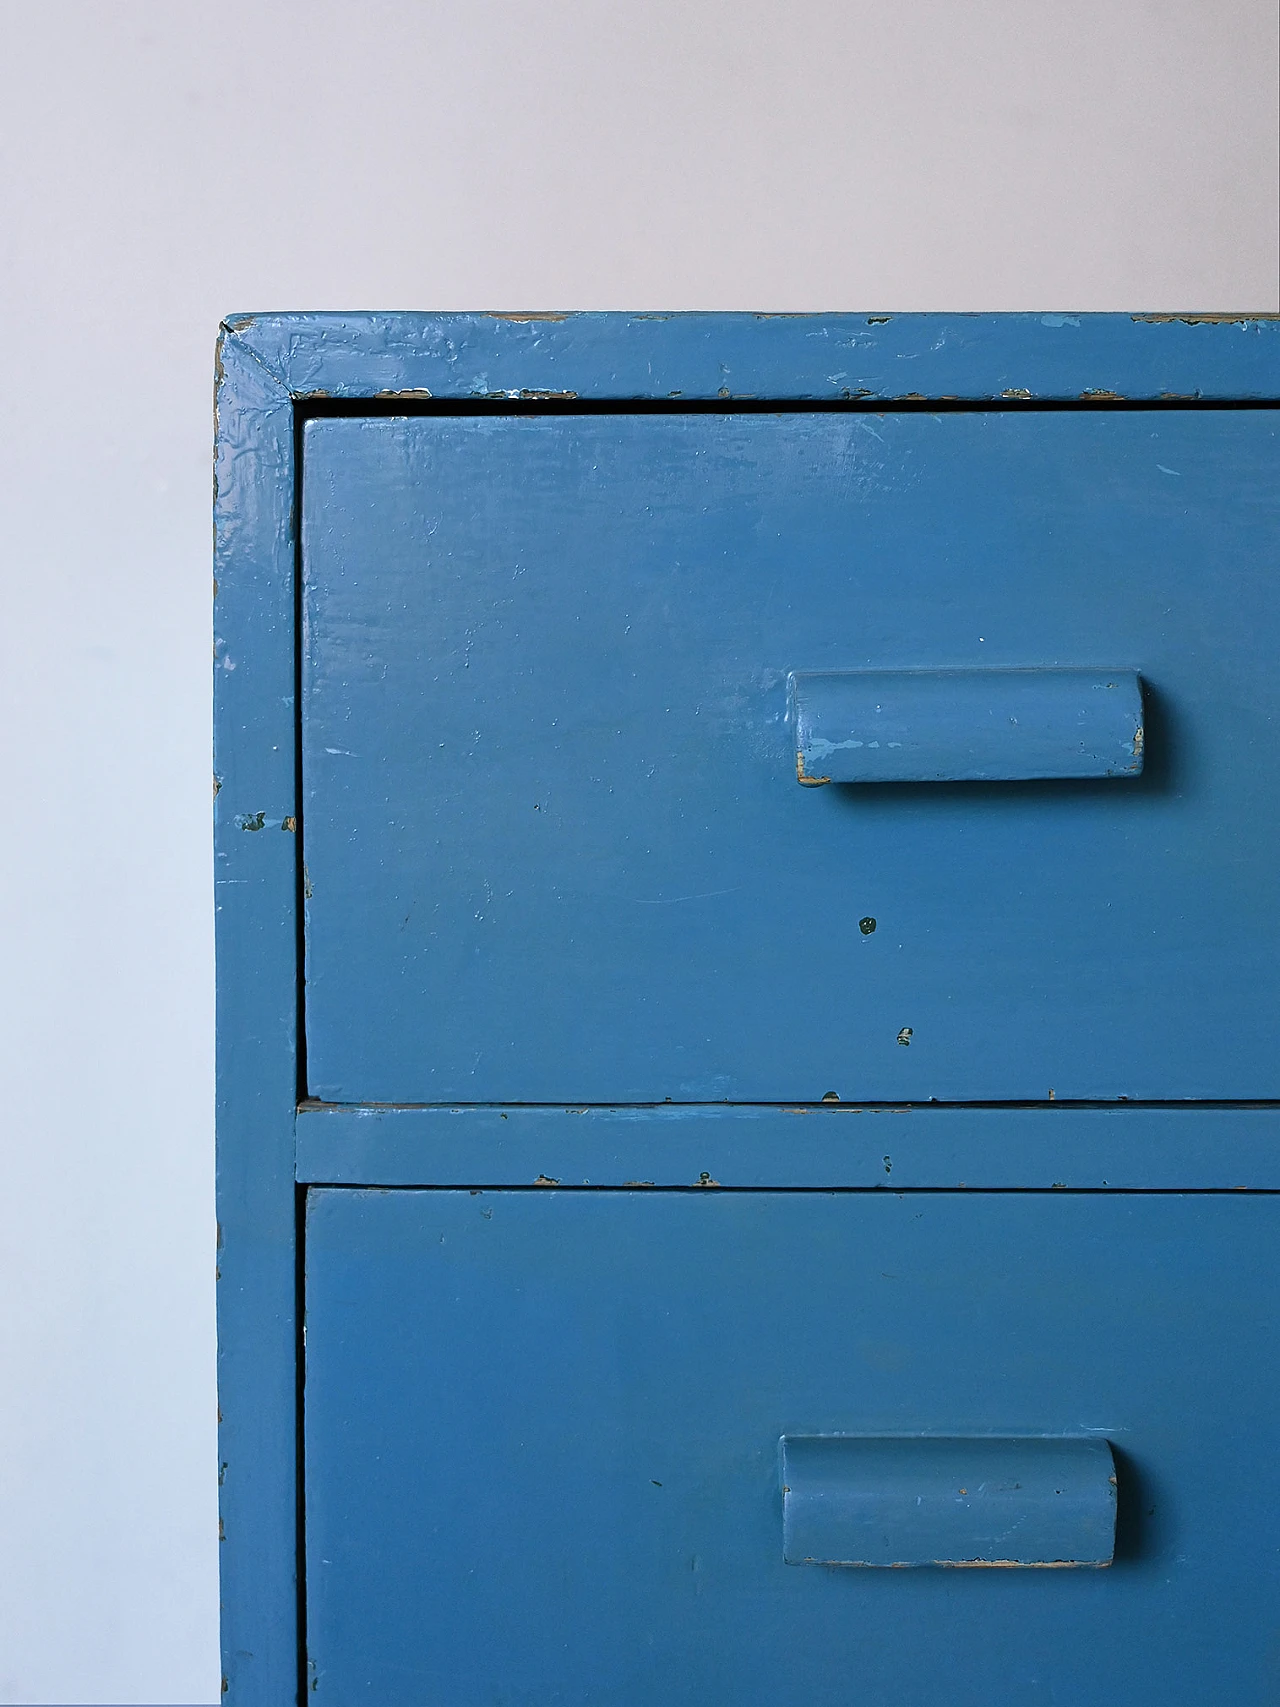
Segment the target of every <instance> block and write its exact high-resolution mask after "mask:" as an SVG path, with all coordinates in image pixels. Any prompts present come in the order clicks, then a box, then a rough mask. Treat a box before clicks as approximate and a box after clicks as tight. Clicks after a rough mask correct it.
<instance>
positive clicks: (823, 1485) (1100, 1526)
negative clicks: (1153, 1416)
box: [782, 1435, 1116, 1567]
mask: <svg viewBox="0 0 1280 1707" xmlns="http://www.w3.org/2000/svg"><path fill="white" fill-rule="evenodd" d="M782 1512H783V1519H782V1522H783V1556H784V1557H785V1559H786V1562H787V1564H789V1565H896V1566H902V1565H988V1566H995V1565H1008V1566H1037V1565H1038V1566H1055V1565H1057V1566H1063V1565H1076V1566H1089V1565H1091V1566H1095V1567H1096V1566H1099V1565H1109V1564H1110V1563H1111V1559H1112V1555H1113V1553H1114V1550H1115V1529H1116V1473H1115V1462H1114V1459H1113V1458H1112V1454H1111V1447H1110V1446H1109V1445H1108V1443H1107V1442H1106V1441H1105V1440H1099V1439H1096V1438H1093V1437H1084V1438H1082V1437H1077V1436H1035V1435H1033V1436H1021V1437H1011V1436H989V1435H982V1436H973V1437H968V1438H966V1437H949V1438H942V1437H938V1436H933V1435H929V1436H919V1435H786V1436H784V1437H783V1440H782Z"/></svg>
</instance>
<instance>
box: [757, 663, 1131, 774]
mask: <svg viewBox="0 0 1280 1707" xmlns="http://www.w3.org/2000/svg"><path fill="white" fill-rule="evenodd" d="M790 686H791V716H792V719H793V723H792V727H793V728H794V730H795V737H796V775H797V777H798V778H799V780H800V781H801V782H802V783H806V784H808V785H810V786H813V785H815V784H819V783H824V782H1021V781H1027V780H1030V779H1032V778H1036V777H1125V776H1130V777H1131V776H1136V775H1137V774H1138V773H1139V772H1140V771H1141V769H1142V753H1143V739H1144V736H1143V727H1142V684H1141V681H1140V680H1139V677H1138V675H1137V672H1136V671H1134V670H1111V671H1098V670H1056V669H1054V670H835V671H830V672H828V673H826V674H819V673H816V672H801V673H798V674H795V675H793V676H792V677H791V679H790Z"/></svg>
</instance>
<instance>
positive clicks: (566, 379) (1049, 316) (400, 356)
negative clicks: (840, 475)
mask: <svg viewBox="0 0 1280 1707" xmlns="http://www.w3.org/2000/svg"><path fill="white" fill-rule="evenodd" d="M231 350H235V351H237V352H242V353H243V354H245V355H247V356H248V357H249V358H251V360H252V361H253V363H254V364H255V366H256V367H257V368H258V369H259V377H260V378H264V379H267V380H268V381H274V383H275V385H276V386H277V387H278V388H280V389H281V390H283V391H284V392H286V393H288V395H289V396H290V397H291V398H294V399H311V400H323V399H337V400H342V399H355V398H375V399H386V400H397V399H399V400H409V401H413V402H415V403H418V404H427V403H431V402H435V403H437V404H441V403H453V404H454V405H456V404H458V403H459V402H463V401H466V402H483V401H486V400H488V401H493V402H500V401H508V402H510V401H517V402H520V401H525V402H540V403H551V404H553V405H554V404H561V405H565V404H572V403H575V402H581V401H583V400H588V399H601V400H617V401H628V400H649V401H661V402H664V403H666V404H668V405H669V406H672V405H673V406H676V407H679V406H680V405H681V404H682V403H690V402H722V403H723V402H726V401H729V402H738V403H745V402H750V401H767V400H770V399H775V398H777V399H788V400H796V401H800V400H809V401H815V402H824V401H825V402H828V403H832V404H846V405H848V404H858V403H861V404H863V405H864V406H872V405H874V404H876V403H878V402H884V403H897V404H911V403H928V402H948V401H952V402H961V403H963V402H989V403H990V402H995V403H1002V404H1011V405H1015V406H1016V405H1018V404H1026V403H1036V402H1042V403H1068V402H1069V403H1075V404H1085V405H1107V404H1111V405H1114V404H1117V403H1120V404H1123V403H1130V404H1132V403H1164V404H1178V403H1187V402H1196V401H1223V402H1262V401H1270V400H1272V399H1274V398H1276V397H1280V316H1266V315H1235V316H1232V315H1196V314H1187V315H1181V316H1179V315H1164V314H1072V313H1066V312H1063V313H1037V314H873V313H861V314H853V313H849V314H812V315H803V314H802V315H776V314H745V313H732V314H718V313H717V314H710V313H681V314H662V313H643V314H641V313H605V314H599V313H580V314H579V313H574V314H559V313H505V314H503V313H468V314H378V313H361V314H342V313H324V314H303V313H296V314H272V313H268V314H238V315H233V316H231V317H230V318H229V319H228V320H227V322H226V323H225V326H224V332H223V342H222V378H223V380H224V382H225V380H226V378H227V376H228V370H227V357H228V352H229V351H231Z"/></svg>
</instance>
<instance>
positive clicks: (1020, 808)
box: [215, 315, 1280, 1707]
mask: <svg viewBox="0 0 1280 1707" xmlns="http://www.w3.org/2000/svg"><path fill="white" fill-rule="evenodd" d="M1277 398H1280V330H1278V328H1277V325H1276V324H1275V323H1271V322H1266V321H1258V320H1237V321H1222V322H1212V321H1207V322H1200V321H1195V320H1185V321H1177V320H1174V321H1162V320H1142V319H1131V318H1129V317H1112V316H1098V317H1090V316H1081V317H1078V318H1075V317H1069V316H1063V315H1045V316H992V317H963V316H960V317H944V316H902V317H884V316H876V317H866V316H838V317H814V318H806V317H791V318H787V317H769V316H749V315H677V316H652V315H651V316H630V317H628V316H621V315H579V316H568V317H565V316H536V315H513V316H496V315H476V316H461V315H456V316H414V315H397V316H340V315H283V316H244V317H241V318H238V319H235V320H232V321H231V322H229V323H228V326H227V327H226V329H225V331H224V336H223V339H222V342H221V344H220V357H219V417H218V420H219V452H218V571H217V577H218V580H217V601H216V608H217V647H216V679H217V685H218V722H217V771H218V775H217V778H216V797H215V803H216V810H217V820H218V830H217V836H218V839H217V882H218V909H219V911H218V919H219V1025H220V1167H219V1194H220V1222H221V1236H220V1300H221V1302H220V1347H221V1350H220V1356H221V1370H222V1374H221V1395H222V1397H221V1406H222V1442H223V1446H222V1492H223V1533H224V1543H223V1546H224V1572H223V1579H224V1607H223V1628H224V1652H225V1664H226V1673H227V1686H228V1691H229V1694H230V1697H231V1698H232V1699H233V1700H234V1701H236V1702H244V1703H251V1704H252V1707H259V1704H264V1707H265V1704H266V1703H268V1702H270V1703H273V1704H275V1703H281V1702H285V1701H291V1700H294V1699H299V1700H300V1699H302V1697H303V1696H304V1695H305V1696H306V1697H307V1698H312V1699H316V1700H317V1701H321V1702H323V1701H329V1702H332V1703H334V1704H335V1707H347V1704H348V1703H354V1702H357V1701H358V1702H362V1703H364V1702H369V1701H377V1702H379V1703H386V1704H387V1707H400V1704H404V1707H409V1704H410V1703H413V1704H414V1707H432V1704H439V1707H499V1704H514V1703H529V1704H530V1707H533V1704H539V1707H540V1704H542V1703H550V1702H563V1703H566V1704H574V1707H577V1704H586V1703H608V1704H610V1707H652V1704H654V1703H657V1702H662V1703H672V1704H673V1707H674V1704H677V1703H679V1704H688V1707H701V1704H704V1703H707V1702H711V1701H719V1700H724V1701H729V1700H732V1701H733V1702H734V1703H735V1707H757V1704H758V1707H766V1704H768V1707H785V1704H787V1703H793V1702H794V1703H796V1704H797V1707H799V1704H800V1703H802V1702H803V1703H805V1704H806V1707H808V1704H811V1703H813V1702H832V1703H836V1702H839V1703H844V1702H849V1703H858V1704H863V1703H865V1704H867V1707H900V1704H906V1703H916V1702H919V1703H925V1702H928V1703H933V1702H937V1701H941V1700H946V1701H947V1702H948V1703H950V1704H953V1707H970V1704H972V1707H978V1704H980V1703H981V1704H983V1707H985V1704H988V1703H990V1702H992V1701H1015V1700H1016V1701H1027V1702H1034V1701H1044V1702H1046V1703H1048V1702H1052V1701H1068V1700H1069V1701H1071V1702H1072V1703H1073V1707H1093V1704H1096V1707H1114V1704H1115V1703H1116V1702H1120V1701H1123V1702H1126V1703H1128V1702H1132V1703H1135V1704H1136V1703H1146V1702H1151V1703H1157V1702H1158V1703H1160V1704H1161V1707H1171V1704H1174V1703H1184V1702H1185V1703H1188V1704H1190V1703H1197V1704H1199V1703H1202V1702H1203V1701H1205V1700H1207V1699H1214V1698H1217V1699H1231V1700H1233V1701H1241V1702H1243V1701H1248V1700H1258V1701H1262V1700H1265V1699H1269V1698H1270V1692H1272V1691H1274V1689H1275V1688H1276V1687H1277V1679H1278V1678H1280V1672H1278V1671H1277V1669H1276V1667H1277V1661H1276V1648H1275V1634H1274V1632H1275V1630H1276V1628H1277V1627H1278V1623H1280V1543H1278V1542H1277V1540H1276V1512H1277V1510H1278V1509H1280V1488H1278V1487H1277V1486H1276V1485H1275V1484H1276V1477H1277V1471H1276V1469H1275V1465H1276V1462H1277V1457H1278V1455H1277V1451H1276V1448H1277V1444H1278V1442H1277V1438H1276V1426H1277V1425H1276V1423H1275V1415H1276V1412H1277V1408H1278V1407H1277V1399H1278V1397H1280V1394H1278V1392H1277V1376H1276V1370H1277V1367H1280V1357H1278V1353H1280V1345H1278V1344H1277V1329H1276V1323H1277V1317H1278V1314H1280V1274H1277V1267H1276V1258H1275V1251H1276V1248H1277V1236H1278V1235H1280V1206H1278V1199H1277V1197H1276V1195H1275V1193H1276V1191H1277V1189H1278V1188H1280V1112H1278V1111H1280V1047H1278V1046H1277V1045H1278V1041H1280V1020H1278V1018H1277V1015H1278V1014H1280V952H1278V950H1280V866H1278V864H1277V861H1276V858H1275V844H1276V840H1277V829H1278V828H1280V808H1278V806H1277V802H1278V801H1280V664H1278V663H1277V654H1278V650H1280V415H1278V414H1277V412H1276V408H1275V406H1274V405H1275V402H1276V399H1277Z"/></svg>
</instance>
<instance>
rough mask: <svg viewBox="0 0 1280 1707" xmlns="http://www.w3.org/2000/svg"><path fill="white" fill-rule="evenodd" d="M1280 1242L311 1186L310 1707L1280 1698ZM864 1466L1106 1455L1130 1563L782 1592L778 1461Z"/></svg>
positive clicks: (1267, 1213)
mask: <svg viewBox="0 0 1280 1707" xmlns="http://www.w3.org/2000/svg"><path fill="white" fill-rule="evenodd" d="M1278 1235H1280V1203H1278V1202H1277V1200H1276V1199H1275V1198H1274V1197H1256V1196H1239V1197H1233V1196H1220V1197H1177V1196H1133V1197H1125V1196H1114V1197H1113V1196H1108V1197H1094V1196H1090V1195H1075V1194H1070V1193H1062V1192H1057V1193H1054V1192H1047V1193H1041V1194H1035V1193H1004V1194H998V1193H995V1194H988V1193H975V1194H950V1195H941V1196H938V1195H931V1194H914V1193H907V1194H905V1195H901V1196H899V1195H896V1194H893V1193H891V1192H886V1193H880V1194H874V1195H873V1194H869V1193H861V1194H856V1193H855V1194H828V1193H787V1192H781V1193H768V1192H765V1193H734V1192H713V1191H705V1192H683V1193H643V1192H605V1191H579V1192H575V1193H563V1192H556V1191H551V1190H546V1191H523V1192H480V1193H476V1194H472V1193H470V1192H437V1191H390V1192H377V1191H352V1190H330V1191H325V1190H320V1191H315V1192H313V1193H311V1194H310V1211H309V1217H308V1228H307V1271H308V1278H307V1290H308V1304H307V1455H306V1462H307V1510H308V1522H307V1552H308V1566H307V1591H308V1637H309V1642H310V1650H311V1658H312V1662H313V1664H314V1667H315V1688H314V1692H313V1694H314V1699H315V1700H316V1701H317V1703H318V1704H322V1703H323V1702H324V1701H326V1700H333V1701H337V1702H344V1703H345V1702H349V1701H378V1702H380V1703H382V1704H384V1707H399V1704H401V1703H403V1704H405V1707H408V1704H410V1703H412V1704H414V1707H417V1704H419V1703H421V1702H423V1701H430V1702H437V1701H438V1702H455V1701H465V1702H468V1703H474V1704H476V1707H479V1704H482V1703H483V1704H485V1707H488V1704H490V1703H492V1704H495V1707H496V1704H497V1703H499V1702H503V1701H510V1700H513V1699H514V1700H517V1701H520V1700H523V1701H528V1702H530V1703H533V1702H544V1701H558V1702H562V1703H564V1704H566V1707H570V1704H573V1707H577V1704H580V1703H581V1704H585V1703H589V1702H590V1703H595V1702H606V1701H607V1702H609V1703H610V1707H653V1703H655V1702H663V1703H670V1704H671V1707H705V1704H706V1703H708V1702H720V1701H731V1702H734V1703H735V1704H737V1707H777V1704H778V1703H787V1704H792V1703H794V1704H795V1707H800V1704H801V1703H804V1702H815V1701H816V1702H842V1701H853V1702H868V1703H870V1702H874V1703H880V1702H913V1703H914V1702H920V1703H935V1702H945V1703H947V1704H948V1707H990V1704H991V1703H992V1702H1001V1703H1003V1702H1017V1701H1036V1700H1037V1699H1043V1700H1046V1701H1054V1700H1056V1701H1061V1702H1070V1703H1071V1704H1072V1707H1116V1703H1119V1702H1123V1703H1124V1704H1125V1707H1148V1704H1150V1707H1201V1704H1202V1703H1204V1702H1206V1701H1224V1702H1225V1701H1231V1702H1237V1701H1239V1702H1244V1701H1250V1700H1254V1699H1258V1698H1260V1697H1261V1698H1265V1697H1264V1696H1263V1692H1262V1680H1263V1679H1264V1678H1265V1677H1266V1675H1267V1670H1266V1668H1267V1667H1268V1665H1269V1663H1270V1661H1269V1658H1268V1656H1269V1652H1270V1643H1271V1632H1272V1616H1271V1614H1272V1608H1273V1607H1274V1604H1275V1599H1276V1595H1277V1592H1280V1559H1278V1557H1277V1551H1276V1544H1275V1522H1274V1513H1275V1510H1276V1506H1277V1502H1278V1501H1280V1458H1277V1455H1276V1454H1275V1452H1274V1451H1272V1450H1271V1447H1270V1443H1271V1441H1272V1439H1273V1435H1274V1421H1275V1369H1276V1353H1277V1344H1276V1320H1277V1306H1278V1305H1280V1296H1278V1289H1280V1281H1278V1279H1277V1274H1276V1268H1275V1262H1274V1252H1275V1246H1276V1239H1277V1236H1278ZM836 1433H869V1434H879V1433H926V1434H942V1435H946V1434H971V1433H972V1434H1016V1435H1023V1436H1026V1435H1035V1434H1046V1435H1052V1434H1073V1435H1086V1436H1088V1435H1093V1436H1096V1437H1097V1438H1098V1439H1099V1440H1100V1441H1110V1442H1111V1443H1113V1445H1114V1446H1115V1448H1116V1456H1117V1461H1118V1482H1119V1487H1118V1495H1119V1501H1118V1507H1117V1517H1118V1533H1117V1546H1116V1557H1115V1563H1114V1564H1113V1565H1112V1566H1111V1568H1110V1569H1109V1570H1056V1571H1055V1570H1026V1571H1019V1570H974V1571H960V1570H948V1571H894V1570H864V1571H849V1570H831V1569H821V1568H809V1569H797V1568H794V1567H791V1566H788V1565H787V1564H786V1563H785V1562H784V1559H783V1548H782V1486H781V1482H780V1477H779V1453H778V1441H779V1437H780V1436H781V1435H784V1434H785V1435H792V1434H804V1435H812V1434H836ZM963 1485H965V1486H967V1484H963Z"/></svg>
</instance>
